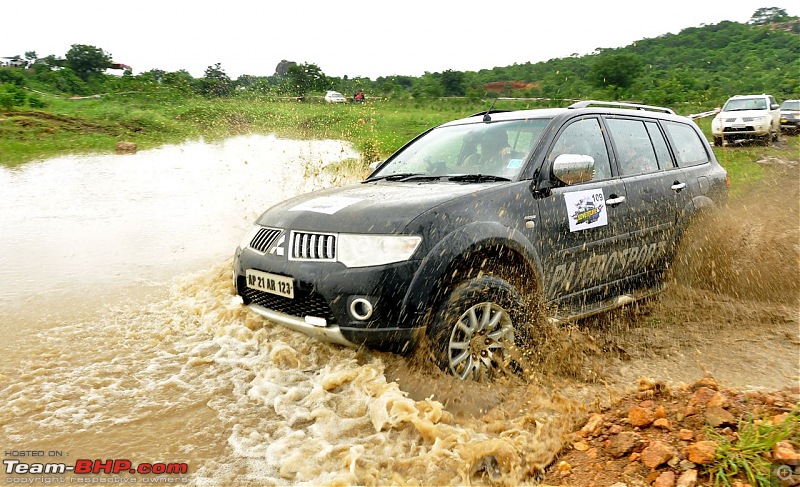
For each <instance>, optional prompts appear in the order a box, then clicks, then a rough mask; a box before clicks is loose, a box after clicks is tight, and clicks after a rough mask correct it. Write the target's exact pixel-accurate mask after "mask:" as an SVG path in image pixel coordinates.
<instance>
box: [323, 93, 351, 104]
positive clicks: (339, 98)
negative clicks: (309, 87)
mask: <svg viewBox="0 0 800 487" xmlns="http://www.w3.org/2000/svg"><path fill="white" fill-rule="evenodd" d="M325 101H326V102H328V103H347V98H345V97H344V95H343V94H341V93H339V92H338V91H328V92H327V93H325Z"/></svg>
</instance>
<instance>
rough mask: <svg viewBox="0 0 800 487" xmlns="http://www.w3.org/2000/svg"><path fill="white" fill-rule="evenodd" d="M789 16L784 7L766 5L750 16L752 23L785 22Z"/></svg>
mask: <svg viewBox="0 0 800 487" xmlns="http://www.w3.org/2000/svg"><path fill="white" fill-rule="evenodd" d="M789 18H790V17H789V14H787V13H786V10H784V9H782V8H778V7H764V8H760V9H758V10H756V11H755V12H754V13H753V16H752V17H750V23H751V24H754V25H766V24H771V23H773V22H784V21H786V20H788V19H789Z"/></svg>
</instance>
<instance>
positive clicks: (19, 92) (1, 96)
mask: <svg viewBox="0 0 800 487" xmlns="http://www.w3.org/2000/svg"><path fill="white" fill-rule="evenodd" d="M27 98H28V94H27V93H26V92H25V90H24V89H23V88H21V87H19V86H17V85H14V84H11V83H3V84H0V107H2V108H3V109H5V110H10V109H12V108H14V107H21V106H25V101H26V100H27Z"/></svg>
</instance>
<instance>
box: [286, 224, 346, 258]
mask: <svg viewBox="0 0 800 487" xmlns="http://www.w3.org/2000/svg"><path fill="white" fill-rule="evenodd" d="M289 240H290V243H289V249H290V250H289V260H317V261H325V262H335V261H336V235H334V234H331V233H311V232H294V231H293V232H292V234H291V237H290V239H289Z"/></svg>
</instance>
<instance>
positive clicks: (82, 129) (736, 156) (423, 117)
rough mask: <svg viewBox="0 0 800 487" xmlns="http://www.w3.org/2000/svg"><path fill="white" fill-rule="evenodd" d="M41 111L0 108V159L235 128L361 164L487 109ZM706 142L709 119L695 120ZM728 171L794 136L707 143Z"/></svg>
mask: <svg viewBox="0 0 800 487" xmlns="http://www.w3.org/2000/svg"><path fill="white" fill-rule="evenodd" d="M47 103H48V106H47V109H46V110H42V111H7V112H3V113H0V164H1V165H5V166H16V165H19V164H24V163H26V162H30V161H34V160H39V159H44V158H48V157H52V156H56V155H63V154H67V153H112V152H113V151H114V150H115V147H116V143H117V142H119V141H130V142H134V143H136V144H137V145H138V147H139V149H148V148H153V147H157V146H160V145H163V144H168V143H180V142H183V141H185V140H187V139H189V140H196V139H199V138H203V139H205V140H209V141H212V140H218V139H222V138H225V137H229V136H232V135H238V134H244V133H276V134H278V135H279V136H284V137H290V138H299V139H338V140H347V141H350V142H352V143H353V144H354V145H355V147H356V148H357V149H358V150H359V152H360V153H361V154H362V160H363V162H365V163H366V162H371V161H375V160H379V159H381V158H385V157H386V156H388V155H389V154H391V153H392V152H394V151H395V150H397V149H398V148H399V147H401V146H402V145H403V144H404V143H405V142H407V141H408V140H410V139H411V138H413V137H414V136H416V135H417V134H419V133H421V132H423V131H424V130H426V129H427V128H429V127H432V126H434V125H437V124H439V123H442V122H445V121H448V120H452V119H454V118H459V117H463V116H466V115H471V114H473V113H477V112H480V111H482V110H485V109H486V108H488V105H489V104H490V103H491V102H490V101H480V100H479V101H470V100H467V99H463V100H443V101H419V102H414V101H385V100H374V99H373V100H369V101H368V102H367V103H364V104H335V105H328V104H324V103H321V102H317V101H310V102H305V103H300V102H296V101H289V100H274V99H273V100H268V99H257V98H253V99H243V98H232V99H215V100H206V99H202V98H172V99H167V98H165V99H159V98H158V97H154V96H152V94H151V95H148V96H144V95H137V94H127V95H122V94H118V95H108V96H104V97H101V98H84V99H77V100H69V99H62V98H56V97H51V98H48V99H47ZM540 106H544V105H542V103H541V102H532V101H505V100H501V101H500V102H499V103H498V104H497V105H496V108H501V109H512V108H537V107H540ZM698 124H699V125H700V127H701V128H702V129H703V131H704V132H705V133H706V135H707V136H709V138H710V135H711V134H710V124H711V118H710V117H708V118H705V119H700V120H698ZM714 150H715V152H716V154H717V158H718V159H719V161H720V163H722V164H723V165H724V166H725V167H726V169H728V172H729V173H730V175H731V181H732V190H733V192H734V194H736V192H738V190H739V189H741V188H742V187H744V186H746V185H748V184H750V183H752V182H754V181H758V180H759V179H760V178H761V177H762V173H763V169H762V167H761V166H760V165H759V164H755V162H756V161H757V160H760V159H763V158H768V157H776V158H781V159H789V160H795V161H797V160H800V137H798V136H784V137H782V140H781V142H780V143H778V144H775V145H773V146H771V147H764V146H761V145H751V146H743V147H725V148H714Z"/></svg>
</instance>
